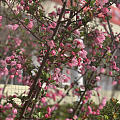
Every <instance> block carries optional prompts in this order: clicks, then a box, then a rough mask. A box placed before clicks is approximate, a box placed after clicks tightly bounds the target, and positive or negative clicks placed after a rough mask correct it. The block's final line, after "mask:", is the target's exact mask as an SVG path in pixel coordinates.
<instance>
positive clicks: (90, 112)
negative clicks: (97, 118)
mask: <svg viewBox="0 0 120 120" xmlns="http://www.w3.org/2000/svg"><path fill="white" fill-rule="evenodd" d="M88 114H92V108H91V107H90V106H88Z"/></svg>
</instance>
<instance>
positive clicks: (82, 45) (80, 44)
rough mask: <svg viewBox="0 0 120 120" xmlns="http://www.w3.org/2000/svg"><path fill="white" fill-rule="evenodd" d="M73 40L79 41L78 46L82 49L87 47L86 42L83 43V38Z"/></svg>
mask: <svg viewBox="0 0 120 120" xmlns="http://www.w3.org/2000/svg"><path fill="white" fill-rule="evenodd" d="M73 42H74V43H77V47H78V48H81V49H83V48H85V45H84V43H83V40H81V39H75V40H74V41H73Z"/></svg>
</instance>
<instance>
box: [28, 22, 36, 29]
mask: <svg viewBox="0 0 120 120" xmlns="http://www.w3.org/2000/svg"><path fill="white" fill-rule="evenodd" d="M33 26H34V24H33V21H32V20H31V21H30V22H29V23H28V25H27V28H28V29H32V28H33Z"/></svg>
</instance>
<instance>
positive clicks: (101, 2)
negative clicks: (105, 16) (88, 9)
mask: <svg viewBox="0 0 120 120" xmlns="http://www.w3.org/2000/svg"><path fill="white" fill-rule="evenodd" d="M107 2H108V0H96V4H97V5H100V6H101V8H103V6H104V5H105V3H107Z"/></svg>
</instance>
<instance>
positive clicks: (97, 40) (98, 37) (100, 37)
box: [95, 30, 105, 45]
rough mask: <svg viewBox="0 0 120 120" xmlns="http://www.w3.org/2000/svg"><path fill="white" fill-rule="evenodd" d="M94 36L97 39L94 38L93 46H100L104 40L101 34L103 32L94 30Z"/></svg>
mask: <svg viewBox="0 0 120 120" xmlns="http://www.w3.org/2000/svg"><path fill="white" fill-rule="evenodd" d="M95 32H96V35H97V37H96V38H95V44H97V45H101V44H102V43H103V41H104V40H105V36H104V34H103V32H101V31H99V30H96V31H95Z"/></svg>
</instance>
